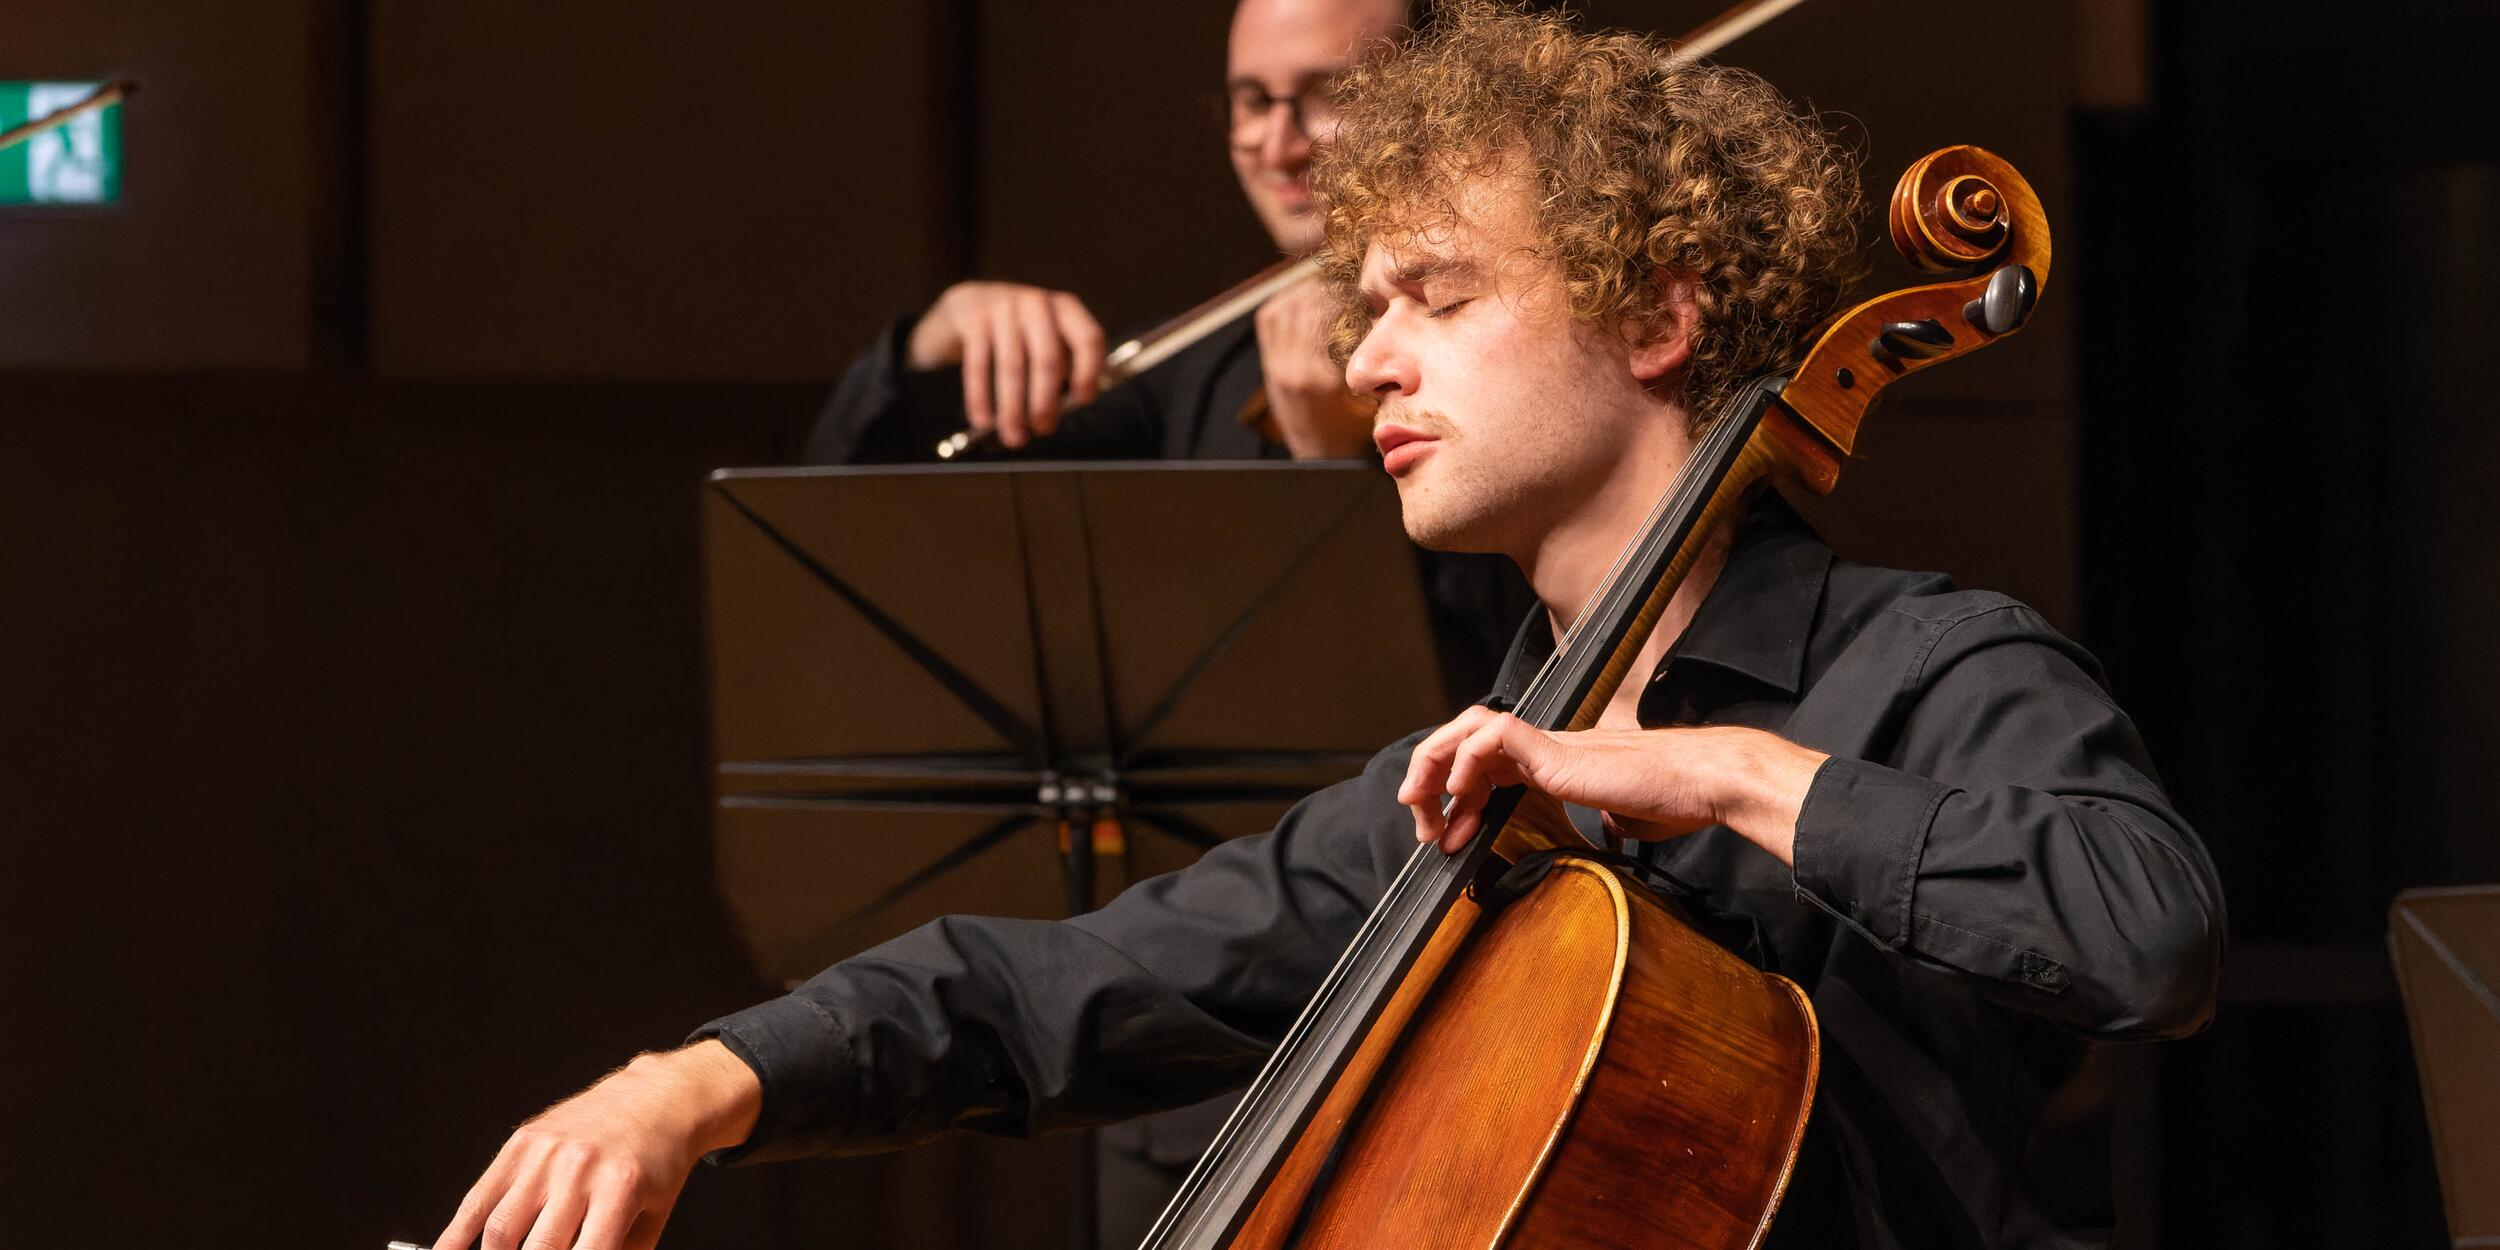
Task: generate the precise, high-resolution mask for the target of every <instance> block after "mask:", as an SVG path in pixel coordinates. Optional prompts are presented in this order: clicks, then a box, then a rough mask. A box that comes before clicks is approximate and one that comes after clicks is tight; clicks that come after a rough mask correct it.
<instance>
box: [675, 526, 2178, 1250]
mask: <svg viewBox="0 0 2500 1250" xmlns="http://www.w3.org/2000/svg"><path fill="white" fill-rule="evenodd" d="M1551 646H1552V641H1551V634H1550V631H1548V630H1547V629H1545V628H1544V627H1543V625H1542V623H1541V621H1540V622H1532V624H1531V626H1530V627H1529V628H1527V629H1525V630H1523V631H1522V633H1521V642H1520V644H1519V645H1518V647H1517V648H1515V650H1514V654H1513V656H1512V662H1511V665H1510V667H1509V670H1508V673H1507V674H1506V677H1505V681H1506V682H1509V683H1512V684H1513V686H1514V687H1515V685H1516V683H1517V682H1519V681H1521V680H1523V679H1524V675H1525V674H1528V673H1532V672H1533V671H1534V668H1535V665H1536V663H1537V662H1538V661H1540V660H1541V659H1542V658H1543V653H1544V652H1545V651H1546V650H1548V649H1550V648H1551ZM1640 717H1641V721H1642V723H1643V724H1645V725H1650V726H1666V725H1678V724H1726V725H1746V726H1753V727H1758V728H1762V729H1767V730H1771V731H1773V732H1777V733H1779V734H1781V735H1783V736H1784V737H1787V738H1788V739H1790V740H1792V741H1794V742H1797V743H1800V744H1802V745H1805V746H1808V747H1812V748H1814V749H1816V750H1819V751H1824V752H1828V753H1830V755H1831V757H1832V758H1831V760H1830V761H1829V762H1828V763H1826V764H1825V765H1824V766H1823V767H1822V769H1821V770H1820V771H1819V772H1818V773H1817V774H1816V775H1815V778H1814V781H1813V784H1812V786H1811V788H1810V789H1809V791H1808V793H1807V795H1806V800H1805V805H1804V808H1803V811H1802V812H1801V813H1800V815H1799V818H1798V823H1797V837H1796V850H1795V866H1794V869H1793V870H1792V869H1791V868H1789V867H1787V866H1784V865H1782V864H1780V863H1779V862H1778V861H1777V860H1775V859H1773V858H1771V857H1770V856H1769V855H1766V854H1764V853H1763V852H1762V851H1760V850H1758V849H1756V848H1755V847H1753V846H1752V845H1751V844H1750V843H1747V842H1746V841H1744V840H1743V839H1742V838H1741V837H1739V836H1737V835H1736V834H1735V833H1733V832H1731V831H1729V830H1727V829H1724V828H1712V829H1706V830H1703V831H1701V832H1700V833H1697V834H1694V835H1691V836H1689V837H1685V838H1680V839H1676V840H1673V841H1669V842H1664V843H1658V844H1654V845H1652V846H1649V847H1646V848H1644V854H1646V855H1647V856H1648V857H1649V858H1651V859H1652V860H1653V861H1654V862H1655V863H1657V864H1658V865H1659V866H1660V867H1662V868H1664V869H1665V870H1667V871H1668V872H1670V873H1672V874H1673V875H1674V876H1675V877H1677V878H1679V879H1680V880H1681V881H1683V882H1685V883H1686V884H1688V885H1691V886H1694V887H1697V888H1699V889H1701V890H1703V891H1706V892H1707V893H1706V896H1705V897H1704V898H1703V900H1702V902H1701V907H1702V908H1703V909H1705V910H1706V911H1708V912H1711V913H1714V918H1715V922H1716V923H1715V924H1714V928H1716V929H1718V930H1721V931H1740V932H1741V934H1742V939H1743V944H1744V945H1746V946H1749V947H1751V948H1752V950H1751V951H1750V953H1751V954H1752V955H1753V956H1754V957H1756V958H1758V959H1760V960H1761V961H1762V962H1764V963H1766V964H1767V965H1768V966H1770V967H1772V968H1773V969H1774V970H1776V971H1778V972H1780V973H1782V974H1783V975H1786V976H1788V977H1790V978H1792V979H1794V980H1796V981H1797V982H1798V983H1799V984H1800V985H1802V986H1804V987H1805V989H1806V991H1807V992H1808V993H1809V994H1810V995H1811V996H1812V998H1813V1001H1814V1006H1815V1010H1816V1013H1817V1015H1818V1017H1819V1019H1820V1021H1821V1026H1822V1045H1823V1062H1822V1085H1821V1088H1820V1090H1819V1092H1818V1094H1817V1097H1816V1103H1815V1109H1814V1118H1813V1121H1812V1127H1811V1129H1810V1130H1809V1133H1808V1145H1807V1148H1806V1151H1805V1154H1804V1157H1802V1158H1801V1159H1800V1161H1799V1164H1798V1169H1797V1173H1796V1176H1795V1180H1794V1182H1793V1183H1792V1186H1791V1189H1790V1194H1789V1198H1788V1200H1787V1202H1786V1203H1785V1204H1784V1206H1783V1209H1782V1212H1781V1215H1780V1217H1779V1220H1778V1222H1777V1225H1776V1227H1775V1228H1774V1231H1773V1234H1772V1239H1771V1244H1772V1245H1775V1246H1808V1245H1811V1246H1833V1245H1838V1246H1849V1245H1855V1246H1863V1247H1905V1248H1907V1247H1915V1248H1919V1250H1926V1248H1930V1247H1964V1246H1971V1247H1979V1246H1986V1247H1998V1246H2005V1247H2012V1246H2023V1247H2048V1246H2055V1247H2069V1246H2103V1245H2110V1244H2116V1243H2119V1242H2121V1241H2123V1240H2125V1239H2126V1238H2123V1237H2122V1235H2121V1213H2120V1212H2119V1211H2118V1210H2117V1199H2116V1196H2115V1195H2116V1192H2117V1189H2118V1186H2117V1185H2116V1183H2115V1175H2116V1172H2117V1170H2118V1169H2121V1168H2122V1167H2123V1166H2124V1164H2125V1160H2123V1159H2121V1158H2118V1157H2116V1156H2117V1155H2119V1154H2120V1150H2119V1147H2120V1144H2121V1143H2120V1142H2119V1141H2118V1139H2117V1138H2116V1137H2115V1136H2114V1134H2113V1122H2114V1118H2115V1117H2114V1112H2115V1110H2116V1108H2117V1107H2118V1105H2119V1103H2120V1101H2121V1100H2122V1098H2123V1097H2124V1096H2125V1095H2126V1094H2127V1092H2128V1087H2129V1084H2130V1081H2131V1079H2133V1078H2132V1077H2131V1076H2130V1075H2129V1074H2130V1073H2133V1072H2140V1071H2141V1069H2140V1067H2138V1066H2136V1065H2130V1064H2128V1063H2126V1062H2124V1061H2123V1058H2122V1057H2121V1056H2120V1055H2119V1054H2118V1053H2117V1048H2115V1047H2113V1046H2112V1045H2110V1044H2111V1043H2119V1042H2129V1041H2142V1040H2149V1039H2156V1038H2164V1037H2176V1036H2180V1035H2183V1034H2186V1033H2189V1032H2192V1031H2194V1030H2195V1029H2197V1028H2198V1027H2200V1026H2201V1025H2202V1024H2203V1023H2204V1022H2205V1020H2206V1019H2207V1017H2208V1016H2209V1014H2210V1013H2211V1011H2212V1006H2213V997H2214V987H2215V981H2216V978H2217V974H2218V969H2219V965H2220V957H2221V948H2222V933H2223V913H2222V897H2221V891H2220V887H2219V886H2218V884H2217V883H2216V880H2215V877H2214V871H2213V867H2212V864H2211V862H2210V861H2209V860H2208V858H2207V856H2206V854H2205V850H2204V848H2203V846H2202V845H2201V844H2200V843H2199V842H2198V841H2197V838H2196V836H2195V834H2193V833H2192V832H2190V831H2189V829H2188V827H2187V825H2186V823H2185V822H2184V821H2182V820H2181V819H2180V817H2179V816H2178V814H2177V813H2176V812H2175V811H2174V810H2173V809H2172V808H2171V806H2170V802H2169V800H2168V799H2167V798H2166V797H2165V796H2164V795H2163V793H2162V790H2161V786H2160V783H2159V782H2158V781H2157V780H2156V778H2155V775H2154V772H2153V768H2152V765H2151V763H2150V761H2149V760H2147V758H2146V756H2145V752H2144V748H2143V745H2142V743H2141V741H2140V740H2139V739H2138V737H2137V734H2136V731H2135V727H2134V725H2133V724H2132V723H2131V722H2129V720H2128V719H2127V716H2126V714H2125V713H2124V712H2121V711H2120V710H2119V709H2118V707H2117V705H2116V704H2114V703H2112V702H2111V701H2110V698H2109V695H2108V694H2107V693H2106V692H2105V691H2104V690H2103V688H2102V686H2101V683H2100V681H2099V678H2098V677H2097V673H2096V668H2095V666H2094V663H2093V661H2092V659H2091V657H2090V656H2088V655H2086V654H2085V653H2084V652H2083V651H2082V650H2081V649H2079V648H2077V647H2076V646H2075V645H2074V644H2072V643H2070V642H2068V641H2066V640H2065V639H2064V638H2062V637H2060V636H2059V635H2058V634H2057V633H2056V631H2055V630H2053V629H2051V628H2050V627H2049V625H2048V623H2047V622H2046V621H2044V620H2042V619H2041V618H2040V616H2039V615H2038V614H2037V613H2035V612H2033V611H2031V610H2030V609H2029V608H2026V607H2024V606H2022V605H2021V604H2019V603H2016V602H2014V601H2012V600H2010V599H2007V598H2005V597H2004V596H2002V595H1997V594H1993V593H1988V592H1982V591H1958V590H1955V589H1954V588H1953V587H1952V585H1951V583H1950V582H1948V581H1947V580H1946V579H1944V578H1942V577H1940V576H1936V575H1932V574H1919V573H1903V572H1897V571H1893V570H1888V569H1877V568H1869V567H1865V566H1861V565H1856V564H1851V563H1848V562H1844V561H1839V560H1836V559H1834V558H1833V556H1832V554H1831V551H1830V550H1829V549H1828V548H1827V547H1825V546H1824V545H1823V543H1822V542H1821V541H1820V540H1818V539H1817V538H1815V537H1814V536H1813V535H1812V534H1811V533H1810V532H1809V531H1807V530H1806V529H1805V528H1804V526H1803V525H1802V523H1800V522H1798V521H1797V520H1796V518H1795V516H1794V514H1793V513H1791V512H1790V511H1789V510H1788V509H1787V508H1786V507H1785V506H1784V505H1781V504H1779V503H1777V502H1776V501H1773V502H1771V503H1769V504H1767V505H1766V506H1764V507H1761V508H1758V509H1757V510H1756V512H1755V515H1754V518H1753V520H1752V522H1751V523H1750V524H1749V525H1748V527H1747V529H1746V531H1745V532H1744V533H1743V534H1742V535H1741V536H1740V537H1739V539H1738V540H1737V542H1736V543H1735V545H1734V547H1733V548H1732V550H1731V551H1730V554H1729V558H1728V561H1727V565H1726V567H1725V569H1724V571H1723V572H1722V573H1721V575H1720V577H1719V580H1718V582H1717V583H1716V584H1715V585H1714V586H1713V587H1712V588H1711V591H1710V593H1709V595H1708V596H1707V597H1706V598H1705V600H1704V602H1703V604H1702V606H1701V608H1700V610H1699V612H1698V613H1696V615H1695V617H1694V619H1693V622H1692V624H1691V626H1690V627H1689V628H1688V629H1687V630H1686V632H1685V634H1684V636H1683V637H1682V638H1681V639H1679V640H1678V641H1677V643H1676V645H1675V647H1674V648H1673V649H1672V650H1671V651H1670V652H1669V654H1668V657H1667V659H1666V662H1665V663H1664V664H1662V665H1661V666H1660V670H1659V672H1658V674H1657V675H1656V676H1655V678H1654V679H1653V681H1652V682H1651V685H1650V686H1649V688H1648V689H1647V690H1645V691H1644V692H1643V694H1642V698H1641V702H1640ZM1414 740H1415V739H1413V738H1409V739H1408V740H1406V741H1404V742H1400V743H1398V744H1396V745H1393V746H1391V747H1389V748H1388V749H1386V750H1384V751H1382V752H1381V753H1380V754H1379V755H1378V756H1377V757H1375V758H1374V759H1373V761H1372V763H1371V765H1370V766H1369V767H1368V768H1367V769H1366V770H1365V771H1364V772H1363V774H1362V775H1361V776H1359V777H1356V778H1354V779H1352V780H1349V781H1346V782H1343V783H1340V784H1338V785H1336V786H1332V787H1330V788H1329V789H1327V790H1324V791H1322V792H1320V793H1318V794H1315V795H1313V796H1311V797H1310V798H1309V799H1306V800H1304V801H1303V802H1302V803H1300V804H1298V805H1297V806H1295V807H1294V809H1293V810H1292V811H1291V812H1289V813H1287V815H1286V816H1285V817H1284V819H1283V820H1282V821H1280V822H1279V824H1278V825H1277V827H1276V829H1275V830H1274V831H1272V832H1271V833H1268V834H1265V835H1261V836H1258V837H1253V838H1244V839H1241V840H1239V841H1236V842H1232V843H1229V844H1227V845H1225V846H1222V847H1220V848H1218V849H1216V850H1214V851H1212V852H1210V853H1209V854H1208V855H1207V856H1206V857H1205V858H1204V859H1203V860H1201V861H1200V862H1199V863H1198V864H1197V865H1195V866H1193V867H1191V868H1188V869H1185V870H1183V871H1180V872H1176V873H1171V874H1169V875H1166V876H1162V877H1157V878H1154V879H1152V880H1149V881H1145V882H1141V883H1139V884H1138V885H1137V886H1135V887H1133V888H1132V889H1130V890H1128V891H1127V892H1126V893H1124V894H1122V895H1121V896H1120V897H1119V898H1118V899H1116V900H1114V901H1113V902H1112V903H1111V904H1110V905H1109V906H1107V907H1105V908H1103V909H1102V910H1100V911H1098V912H1095V913H1092V914H1090V915H1086V916H1081V917H1077V918H1075V919H1072V920H1067V921H1058V922H1043V921H1023V920H997V919H978V918H966V917H957V918H949V919H945V920H940V921H936V922H934V923H932V924H930V925H928V926H925V927H923V928H921V929H919V930H916V931H914V932H912V933H910V934H907V935H905V936H903V937H901V938H898V939H896V940H894V941H892V942H889V943H886V944H885V945H883V946H880V947H878V948H876V949H874V950H871V951H868V952H866V953H865V954H862V955H860V956H858V957H856V958H853V959H849V960H845V961H844V962H842V963H841V964H839V965H836V966H835V967H833V968H831V969H828V970H827V971H825V972H824V973H823V974H821V975H819V976H817V977H816V978H815V979H813V980H811V981H809V982H808V983H807V984H806V985H804V986H802V987H800V988H799V989H798V990H796V991H795V992H793V993H792V994H790V995H789V996H787V997H785V998H781V999H778V1000H775V1001H773V1002H769V1003H766V1004H763V1005H762V1006H759V1007H755V1008H753V1009H750V1010H748V1011H745V1012H741V1013H739V1014H737V1015H734V1016H730V1017H728V1018H726V1019H723V1020H720V1021H716V1022H714V1023H713V1024H711V1025H708V1026H706V1027H705V1029H703V1030H702V1031H701V1032H699V1033H698V1034H697V1036H699V1037H700V1036H718V1037H719V1038H721V1039H722V1040H723V1041H724V1042H725V1043H727V1044H728V1045H729V1047H730V1048H731V1049H732V1050H733V1051H735V1052H736V1053H737V1054H738V1055H739V1056H740V1057H741V1058H743V1059H745V1060H746V1062H747V1063H748V1064H749V1065H751V1066H752V1067H754V1068H755V1070H756V1071H757V1073H758V1074H759V1075H760V1076H761V1078H762V1080H763V1085H764V1108H763V1113H762V1119H761V1121H760V1122H759V1124H758V1127H757V1129H756V1133H755V1137H754V1139H753V1140H752V1141H751V1142H750V1143H749V1144H748V1145H747V1146H746V1147H743V1148H741V1150H739V1151H735V1152H730V1153H731V1154H732V1155H733V1156H771V1155H779V1154H791V1153H800V1152H804V1151H809V1150H831V1151H856V1150H862V1149H872V1148H877V1147H882V1146H891V1145H899V1144H903V1143H908V1142H911V1141H915V1140H918V1139H922V1138H925V1137H928V1136H930V1135H932V1134H935V1133H938V1132H941V1131H944V1130H946V1129H948V1128H951V1127H958V1126H961V1127H970V1128H975V1129H981V1130H986V1131H1001V1132H1030V1131H1035V1130H1040V1129H1048V1128H1053V1127H1061V1126H1067V1125H1074V1124H1082V1123H1089V1122H1096V1121H1102V1120H1108V1119H1115V1118H1119V1117H1123V1116H1128V1115H1133V1114H1137V1113H1139V1112H1142V1111H1146V1110H1150V1109H1153V1108H1157V1107H1163V1106H1173V1105H1178V1104H1181V1103H1185V1102H1190V1101H1194V1100H1197V1099H1201V1098H1205V1097H1208V1096H1210V1095H1213V1094H1215V1093H1218V1092H1220V1091H1222V1090H1224V1089H1226V1088H1229V1087H1233V1086H1237V1085H1240V1084H1242V1083H1244V1082H1246V1081H1247V1080H1248V1079H1249V1078H1250V1077H1251V1076H1252V1075H1254V1074H1255V1072H1256V1069H1257V1067H1258V1065H1259V1063H1260V1062H1261V1061H1262V1060H1263V1059H1264V1058H1265V1056H1266V1054H1267V1052H1268V1050H1269V1049H1270V1048H1271V1047H1272V1045H1273V1044H1274V1042H1275V1040H1276V1038H1277V1037H1278V1036H1279V1035H1280V1034H1281V1033H1282V1032H1283V1031H1284V1029H1285V1027H1286V1026H1287V1025H1288V1024H1289V1023H1290V1022H1291V1021H1292V1020H1293V1018H1294V1016H1295V1014H1296V1013H1297V1012H1298V1011H1299V1010H1300V1008H1301V1007H1302V1005H1303V1003H1304V1001H1305V1000H1306V999H1307V998H1308V997H1309V995H1310V994H1311V992H1312V990H1313V988H1314V987H1315V986H1316V985H1317V984H1318V982H1319V980H1320V978H1321V977H1322V975H1323V974H1324V973H1325V972H1326V970H1327V969H1328V967H1329V965H1330V964H1331V962H1332V961H1334V959H1335V958H1336V956H1337V954H1338V953H1339V951H1340V950H1342V949H1343V947H1344V946H1345V944H1346V943H1347V942H1348V941H1349V940H1350V939H1351V937H1352V935H1353V933H1354V931H1355V929H1356V927H1357V926H1358V925H1359V924H1360V923H1361V921H1362V919H1363V917H1364V916H1365V914H1366V913H1367V912H1368V911H1369V909H1370V908H1371V906H1372V905H1373V903H1374V902H1375V901H1376V900H1377V899H1378V898H1379V897H1380V895H1381V893H1382V892H1383V891H1384V890H1385V889H1386V888H1387V884H1388V882H1389V880H1390V879H1391V877H1392V876H1393V875H1394V874H1395V873H1396V872H1397V870H1398V869H1399V867H1400V866H1401V865H1402V864H1403V863H1404V862H1405V860H1406V858H1407V857H1408V855H1409V854H1411V853H1412V852H1413V850H1414V846H1415V842H1414V832H1413V830H1414V824H1413V821H1412V819H1411V817H1410V816H1409V814H1408V813H1407V810H1406V809H1405V808H1403V807H1401V806H1399V805H1398V803H1397V799H1396V790H1397V786H1398V783H1399V782H1400V781H1401V780H1402V779H1403V777H1404V775H1405V771H1406V758H1407V752H1408V751H1409V750H1410V749H1411V747H1412V744H1413V742H1414ZM1723 940H1726V939H1723ZM1731 944H1735V943H1734V942H1731ZM2131 1224H2132V1222H2131V1221H2130V1225H2131Z"/></svg>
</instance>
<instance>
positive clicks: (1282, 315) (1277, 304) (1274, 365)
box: [1257, 281, 1374, 460]
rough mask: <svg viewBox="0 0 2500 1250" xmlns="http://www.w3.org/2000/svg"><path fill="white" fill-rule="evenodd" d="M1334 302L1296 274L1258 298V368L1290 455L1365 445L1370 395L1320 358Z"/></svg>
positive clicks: (1336, 453)
mask: <svg viewBox="0 0 2500 1250" xmlns="http://www.w3.org/2000/svg"><path fill="white" fill-rule="evenodd" d="M1335 316H1336V307H1335V305H1334V304H1332V303H1331V302H1330V301H1329V298H1328V293H1327V292H1326V290H1324V289H1323V288H1322V287H1321V286H1320V284H1319V283H1317V282H1307V281H1306V282H1299V283H1296V284H1294V285H1293V286H1290V287H1287V288H1285V289H1284V290H1283V291H1280V292H1278V293H1277V294H1276V295H1275V297H1274V298H1271V299H1270V300H1268V301H1267V302H1266V303H1264V304H1261V305H1259V311H1258V315H1257V326H1258V331H1259V371H1260V372H1261V373H1263V374H1265V375H1266V377H1267V406H1268V413H1269V415H1270V416H1272V417H1274V418H1275V421H1276V432H1277V433H1278V434H1280V435H1282V436H1283V438H1284V443H1285V449H1286V450H1287V451H1290V452H1292V453H1293V458H1294V459H1296V460H1347V459H1353V458H1355V457H1358V456H1366V455H1370V454H1371V451H1372V410H1373V407H1374V405H1373V403H1372V402H1371V400H1370V399H1368V398H1366V397H1364V396H1359V395H1356V394H1355V393H1354V392H1352V391H1349V390H1347V389H1346V382H1345V370H1344V369H1343V368H1341V367H1340V366H1339V365H1338V364H1337V362H1335V361H1333V360H1331V359H1329V358H1328V324H1329V322H1330V321H1331V320H1332V319H1333V318H1334V317H1335Z"/></svg>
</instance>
